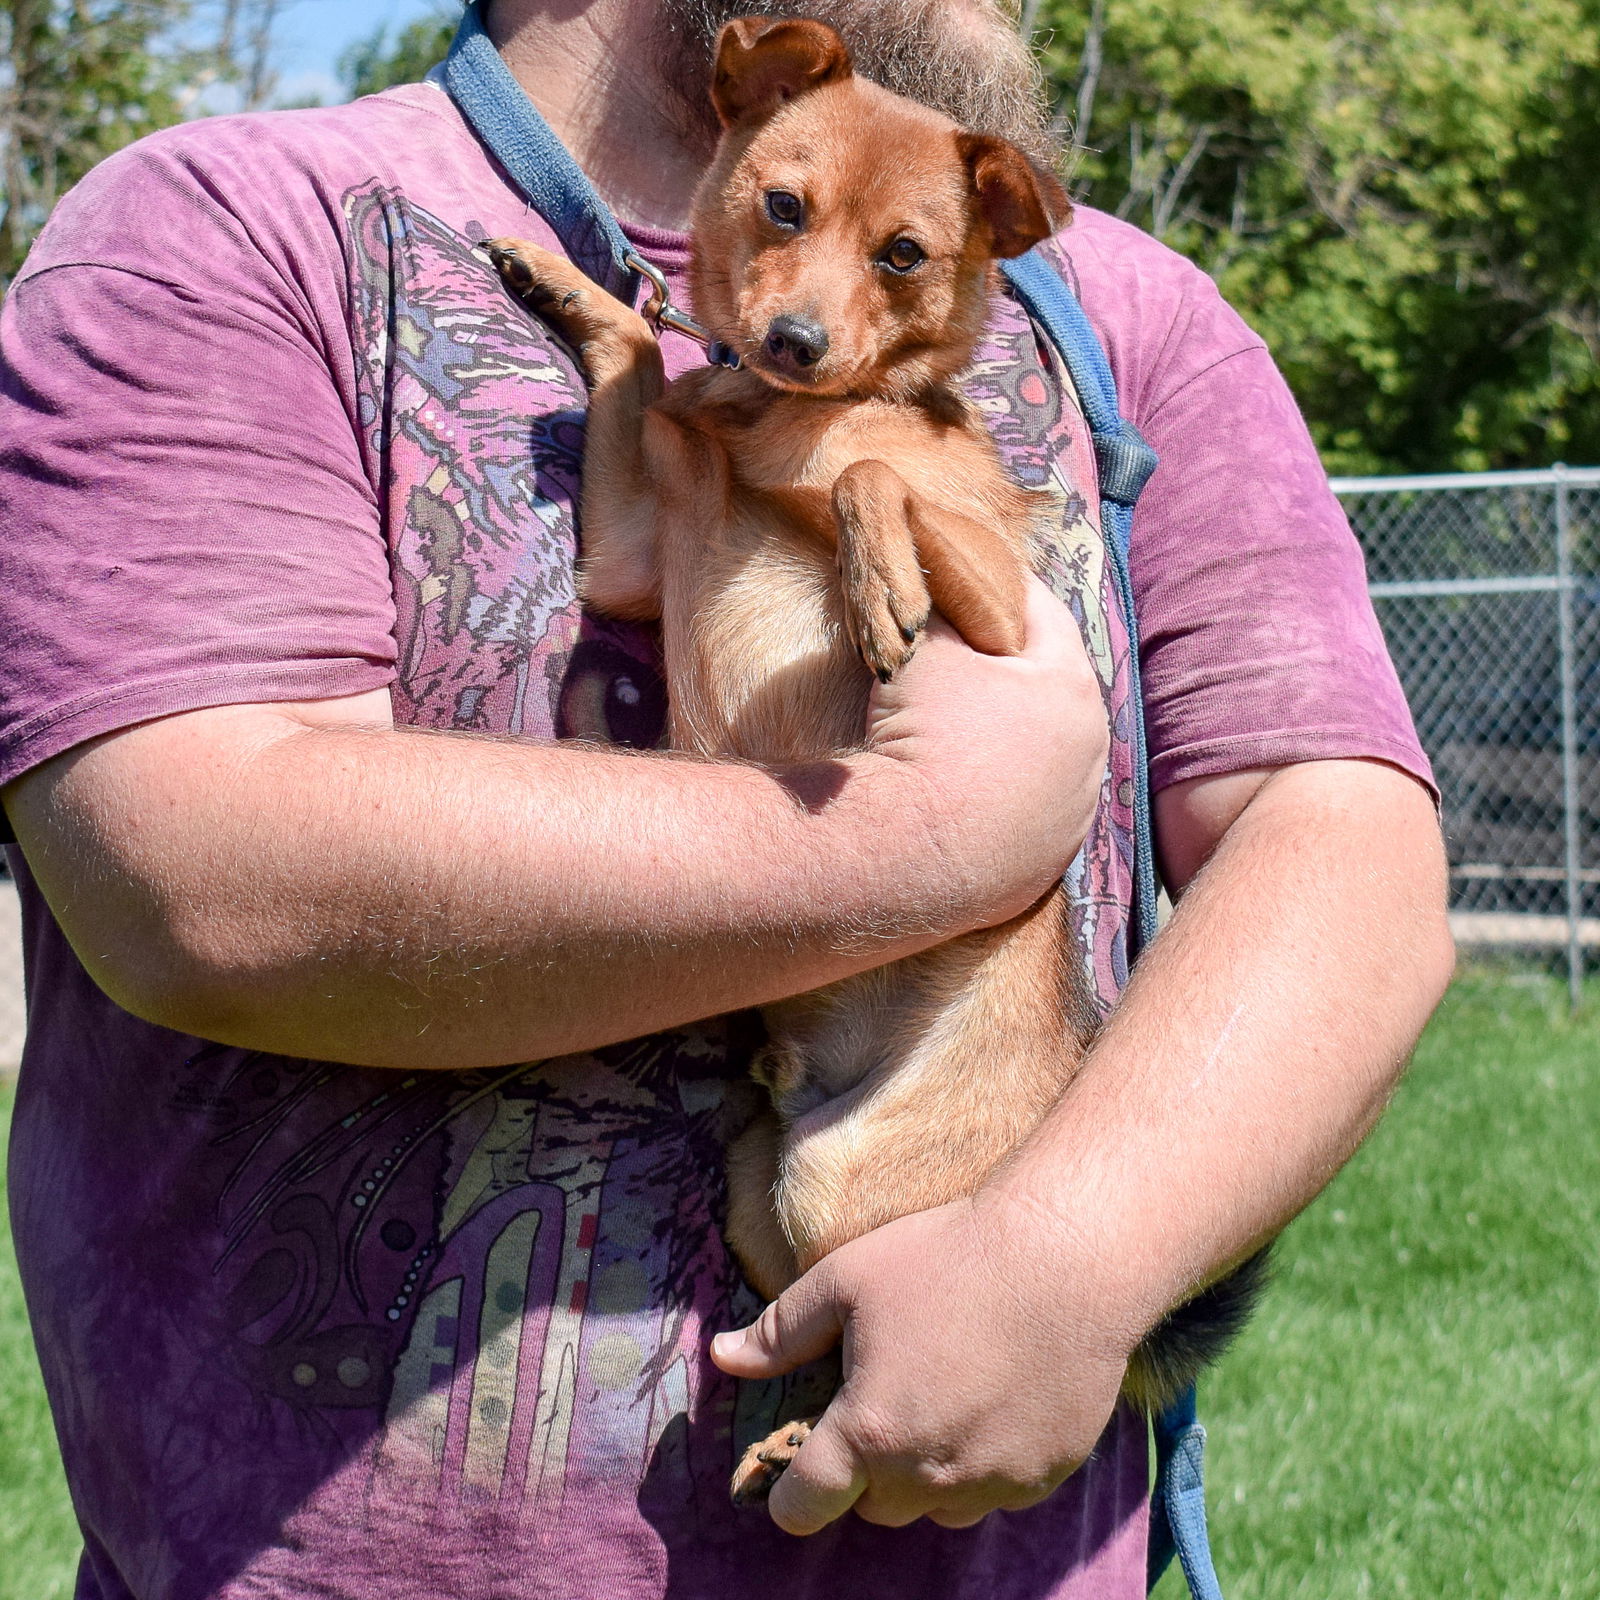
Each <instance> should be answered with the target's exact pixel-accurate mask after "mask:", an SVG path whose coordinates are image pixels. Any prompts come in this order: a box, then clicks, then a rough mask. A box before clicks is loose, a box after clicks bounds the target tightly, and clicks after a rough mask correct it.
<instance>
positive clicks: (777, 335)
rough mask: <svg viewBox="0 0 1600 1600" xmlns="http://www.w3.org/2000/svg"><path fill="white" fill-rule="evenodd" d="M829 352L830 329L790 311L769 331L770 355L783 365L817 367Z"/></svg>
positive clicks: (772, 324)
mask: <svg viewBox="0 0 1600 1600" xmlns="http://www.w3.org/2000/svg"><path fill="white" fill-rule="evenodd" d="M827 353H828V330H827V329H826V328H824V327H823V326H822V324H821V323H820V322H816V321H814V320H813V319H812V318H810V317H796V316H791V315H789V314H788V313H787V312H786V313H785V314H784V315H783V316H781V317H774V318H773V319H772V322H771V325H770V326H769V327H768V328H767V354H768V355H769V356H771V357H772V359H773V360H774V361H776V362H778V363H779V364H780V365H781V366H795V367H814V366H816V364H817V363H818V362H819V361H820V360H821V359H822V358H823V357H824V356H825V355H827Z"/></svg>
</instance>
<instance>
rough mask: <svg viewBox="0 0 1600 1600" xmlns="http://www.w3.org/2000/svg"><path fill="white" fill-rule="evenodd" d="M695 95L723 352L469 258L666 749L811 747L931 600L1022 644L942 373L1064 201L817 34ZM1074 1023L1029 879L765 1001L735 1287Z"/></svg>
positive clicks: (903, 1184)
mask: <svg viewBox="0 0 1600 1600" xmlns="http://www.w3.org/2000/svg"><path fill="white" fill-rule="evenodd" d="M712 97H713V100H714V102H715V105H716V108H717V111H718V114H719V115H720V117H721V119H722V122H723V125H724V129H725V132H724V136H723V138H722V141H721V143H720V145H719V148H718V150H717V154H716V158H715V161H714V164H713V165H712V167H711V170H710V172H709V173H708V174H707V176H706V179H705V181H704V183H703V184H702V186H701V188H700V191H699V193H698V195H697V197H696V201H695V207H694V240H695V248H694V262H693V269H692V287H693V299H694V308H695V313H696V315H697V316H698V317H699V318H700V319H701V321H702V322H704V324H705V325H706V327H707V329H708V330H709V331H710V332H711V334H712V335H713V336H714V337H715V338H717V339H719V340H721V341H723V342H724V343H726V344H727V345H729V346H730V347H731V348H732V349H733V350H734V351H736V352H737V353H738V354H739V355H740V356H741V357H742V362H743V364H742V366H741V367H740V369H739V370H737V371H731V370H727V369H725V368H721V367H706V368H704V369H702V370H699V371H695V372H692V373H690V374H688V375H687V376H685V377H683V378H680V379H679V380H678V381H677V382H675V383H674V384H672V386H671V387H670V388H668V387H666V385H665V382H664V378H663V371H662V363H661V356H660V352H659V349H658V347H657V344H656V340H655V337H654V336H653V334H652V332H651V330H650V328H649V327H648V326H647V325H646V323H645V322H644V321H643V319H642V318H640V317H639V316H638V315H637V314H636V313H635V312H633V311H632V310H630V309H629V308H627V307H626V306H624V305H622V304H621V303H620V302H618V301H617V300H615V299H613V298H612V297H611V296H609V295H607V294H606V293H605V292H604V291H603V290H600V289H598V288H596V287H595V285H594V284H592V283H591V282H590V281H589V280H588V279H587V278H586V277H585V276H584V275H583V274H582V273H581V272H579V271H578V269H577V268H575V267H573V266H572V265H571V264H570V263H569V262H567V261H565V260H562V259H561V258H559V257H556V256H554V255H551V254H549V253H548V252H546V251H543V250H541V249H539V248H538V247H537V246H533V245H528V244H522V243H518V242H516V241H513V240H497V241H494V242H493V243H492V244H491V246H490V249H491V252H492V254H493V257H494V259H495V260H496V262H497V263H498V264H499V266H500V268H501V271H502V272H503V274H504V276H505V278H506V281H507V282H508V284H509V285H510V286H511V287H512V288H513V289H514V290H515V291H516V292H517V293H519V294H520V295H522V296H523V297H524V298H525V299H527V300H528V301H529V302H530V303H531V304H532V305H534V306H535V307H536V308H537V309H538V311H539V312H540V314H541V315H542V316H544V317H546V318H547V319H548V320H550V321H551V322H552V323H554V324H555V326H556V327H557V328H558V329H559V330H561V331H562V332H563V333H564V334H565V335H566V336H567V337H568V338H569V339H570V341H571V342H572V343H573V345H574V346H575V347H576V349H577V350H578V353H579V354H580V356H581V358H582V361H583V363H584V366H585V368H586V369H587V372H588V376H589V379H590V382H591V385H592V396H591V401H590V409H589V424H588V426H589V435H588V440H589V442H588V446H587V455H586V459H585V464H584V477H583V499H582V513H583V535H584V555H583V561H582V566H581V569H580V582H581V588H582V594H583V597H584V599H585V601H586V602H587V603H588V604H590V605H592V606H594V607H595V608H596V609H598V610H600V611H604V612H609V613H611V614H614V615H617V616H623V617H632V618H638V619H654V618H659V619H660V621H661V627H662V635H663V645H664V651H665V659H666V671H667V681H668V693H669V703H670V719H671V720H670V732H671V741H672V745H673V747H674V748H675V749H679V750H687V751H695V752H698V753H700V754H702V755H707V756H715V757H737V758H741V759H745V760H750V761H757V762H762V763H768V764H773V765H782V764H789V763H799V762H809V761H817V760H822V759H826V758H828V757H832V756H836V755H839V754H841V753H844V752H848V751H850V750H852V749H855V748H859V747H860V743H861V737H862V729H863V727H864V726H865V718H866V707H867V698H868V691H869V690H870V688H871V683H872V675H874V674H875V675H876V676H877V677H879V678H880V679H884V680H887V679H888V678H889V677H890V676H891V675H892V674H893V673H894V672H895V670H896V669H897V668H899V667H900V666H901V665H903V664H904V663H905V661H906V660H908V659H909V657H910V656H911V654H912V652H913V651H914V650H915V649H916V647H917V642H918V638H919V636H920V635H921V633H922V631H923V628H924V626H925V625H926V623H927V620H928V616H929V611H930V608H932V607H937V608H938V610H939V611H940V612H941V614H942V615H943V616H944V617H946V618H947V619H948V620H949V621H950V622H951V624H952V625H953V626H955V627H956V628H957V629H958V630H959V631H960V633H961V634H962V635H963V637H964V638H965V639H966V640H967V642H968V643H969V644H971V645H972V646H973V647H974V648H975V649H978V650H982V651H986V652H990V653H994V654H1011V653H1015V652H1017V651H1020V649H1021V648H1022V644H1023V611H1024V602H1025V592H1026V584H1027V581H1028V572H1029V567H1030V556H1031V546H1032V539H1033V536H1034V530H1035V529H1036V528H1037V527H1039V526H1040V521H1041V519H1049V518H1052V517H1054V516H1056V515H1057V513H1058V508H1057V507H1056V506H1055V504H1054V503H1053V501H1052V500H1051V499H1050V498H1049V497H1048V496H1043V495H1040V494H1038V493H1036V492H1031V491H1028V490H1024V489H1022V488H1019V487H1018V486H1017V485H1016V484H1014V483H1012V482H1011V481H1010V480H1009V479H1008V478H1007V476H1006V474H1005V472H1004V470H1003V468H1002V465H1001V461H1000V458H999V455H998V453H997V451H996V449H995V446H994V443H993V441H992V440H991V438H990V436H989V434H988V432H987V430H986V429H985V427H984V425H983V423H982V421H981V419H980V418H979V417H978V416H977V415H976V414H975V413H974V412H973V411H972V410H971V408H970V407H969V406H968V405H967V403H966V401H965V400H964V399H963V397H962V394H961V392H960V390H959V388H958V387H957V385H956V379H957V377H958V375H959V374H960V373H961V372H962V370H963V369H964V368H965V367H966V366H967V365H968V364H969V363H970V361H971V359H972V355H973V351H974V348H975V346H976V343H977V340H978V337H979V334H980V333H981V331H982V329H983V326H984V323H985V320H986V317H987V314H988V297H989V293H990V290H991V289H992V287H993V283H994V273H995V267H994V263H995V261H996V260H997V259H1000V258H1004V257H1010V256H1016V255H1020V254H1022V253H1023V252H1024V251H1026V250H1028V249H1030V248H1031V247H1032V246H1033V245H1035V244H1037V243H1038V242H1039V241H1040V240H1042V239H1044V238H1046V237H1047V236H1049V235H1050V234H1051V233H1053V232H1054V231H1055V230H1056V229H1057V228H1058V227H1059V226H1061V225H1062V223H1064V222H1065V220H1066V218H1067V217H1068V215H1069V214H1070V209H1071V208H1070V205H1069V202H1068V200H1067V196H1066V194H1065V192H1064V191H1063V189H1062V187H1061V185H1060V184H1059V182H1057V180H1056V179H1055V178H1054V177H1053V176H1052V175H1051V174H1049V173H1048V172H1044V171H1042V170H1040V169H1039V168H1037V167H1035V166H1034V165H1032V164H1031V163H1030V162H1029V161H1028V159H1027V158H1026V157H1025V156H1023V155H1022V154H1021V152H1020V151H1018V150H1017V149H1015V148H1014V147H1013V146H1011V145H1009V144H1007V143H1006V142H1005V141H1003V140H1000V139H996V138H992V137H989V136H986V135H981V134H973V133H967V132H964V131H963V130H961V129H960V128H958V127H957V126H956V125H955V124H954V123H952V122H950V121H949V120H948V119H947V118H945V117H943V116H941V115H939V114H938V113H936V112H934V111H930V110H928V109H926V108H925V107H923V106H920V105H916V104H914V103H912V102H910V101H908V100H905V99H902V98H900V97H898V96H895V95H892V94H890V93H889V92H888V91H887V90H884V89H882V88H880V87H879V86H877V85H876V84H873V83H869V82H866V81H864V80H863V79H860V78H858V77H856V76H855V75H854V74H853V72H852V69H851V61H850V55H849V52H848V51H847V49H846V48H845V45H844V43H843V42H842V40H841V39H840V38H839V36H838V35H837V34H836V33H835V32H834V31H833V30H832V29H831V28H828V27H827V26H825V25H824V24H822V23H818V22H811V21H775V20H772V19H768V18H745V19H742V20H740V21H736V22H732V23H729V24H728V26H727V27H726V28H725V29H724V30H723V34H722V37H721V40H720V41H719V48H718V59H717V67H716V75H715V80H714V84H713V88H712ZM929 486H933V493H931V494H930V493H929V492H928V490H929ZM1094 1015H1095V1014H1094V1011H1093V1008H1092V1005H1091V1003H1090V1000H1089V998H1088V994H1087V991H1086V987H1085V980H1084V977H1083V972H1082V963H1081V960H1080V958H1079V955H1078V952H1077V949H1076V947H1075V945H1074V944H1073V941H1072V937H1071V931H1070V928H1069V925H1068V907H1067V901H1066V897H1065V895H1064V893H1062V892H1061V891H1060V890H1057V891H1056V892H1054V893H1052V894H1050V895H1048V896H1047V897H1046V898H1045V899H1044V900H1042V901H1041V902H1040V903H1039V904H1038V905H1036V906H1035V907H1033V909H1032V910H1031V911H1029V912H1027V913H1025V914H1024V915H1023V916H1021V917H1019V918H1017V919H1015V920H1014V921H1012V922H1010V923H1007V924H1006V925H1005V926H1003V927H999V928H994V929H990V930H987V931H984V932H979V933H973V934H969V935H967V936H965V937H964V938H961V939H957V940H954V941H953V942H951V943H949V944H946V945H943V946H941V947H939V948H938V949H935V950H931V951H928V952H926V953H924V954H922V955H918V956H915V957H912V958H910V959H908V960H904V961H900V962H896V963H894V964H893V965H890V966H886V967H882V968H879V969H878V970H876V971H873V972H868V973H865V974H863V975H861V976H859V977H856V978H851V979H848V980H846V981H844V982H842V983H837V984H833V985H831V986H830V987H828V988H827V989H823V990H819V991H817V992H816V993H812V994H806V995H802V996H800V997H798V998H796V999H793V1000H788V1001H785V1002H783V1003H781V1004H778V1005H773V1006H768V1007H766V1008H765V1011H764V1016H765V1019H766V1025H767V1030H768V1035H769V1039H770V1043H769V1044H768V1046H767V1047H766V1049H765V1050H764V1051H763V1052H762V1054H761V1056H760V1057H759V1059H758V1061H757V1063H756V1066H755V1069H754V1070H755V1071H756V1075H757V1076H758V1077H759V1078H760V1079H761V1080H762V1081H763V1082H764V1083H765V1084H766V1086H767V1087H768V1089H769V1090H770V1092H771V1098H772V1110H771V1112H770V1113H769V1114H767V1115H766V1116H765V1117H764V1118H762V1119H760V1120H759V1121H758V1122H757V1123H756V1124H755V1125H754V1126H752V1127H751V1128H749V1129H748V1130H746V1132H745V1133H744V1134H743V1135H742V1136H741V1138H740V1139H739V1140H738V1141H737V1143H736V1144H735V1146H734V1148H733V1149H732V1150H731V1152H730V1162H729V1190H730V1193H729V1219H728V1237H729V1241H730V1243H731V1244H732V1246H733V1248H734V1250H735V1251H736V1252H737V1254H738V1256H739V1259H740V1261H741V1263H742V1264H743V1266H744V1268H745V1270H746V1272H747V1274H748V1276H749V1279H750V1281H751V1282H752V1283H753V1284H754V1285H755V1286H756V1287H757V1288H758V1289H759V1290H761V1291H762V1292H763V1293H764V1294H766V1295H768V1296H776V1295H777V1294H778V1293H780V1292H781V1291H782V1290H783V1289H784V1288H786V1287H787V1286H788V1285H789V1284H790V1283H791V1282H792V1281H793V1280H794V1279H795V1278H796V1277H797V1276H798V1275H799V1274H800V1273H802V1272H804V1271H805V1270H806V1269H807V1268H808V1267H809V1266H811V1265H812V1263H814V1262H815V1261H817V1260H818V1259H820V1258H821V1257H822V1256H823V1255H825V1254H826V1253H827V1252H828V1251H830V1250H832V1249H834V1248H836V1247H837V1246H839V1245H841V1244H844V1243H846V1242H847V1241H848V1240H851V1239H853V1238H856V1237H857V1236H859V1235H860V1234H863V1233H865V1232H867V1231H868V1230H869V1229H872V1228H876V1227H878V1226H880V1225H881V1224H883V1223H886V1222H889V1221H891V1220H892V1219H894V1218H896V1217H899V1216H903V1215H905V1214H907V1213H909V1212H913V1211H919V1210H925V1209H929V1208H931V1207H934V1206H938V1205H942V1204H944V1203H946V1202H948V1201H951V1200H954V1199H957V1198H960V1197H963V1196H968V1195H971V1194H972V1193H973V1192H974V1191H976V1190H977V1189H978V1187H979V1186H980V1185H981V1184H982V1183H983V1182H984V1180H985V1179H986V1178H987V1177H988V1176H989V1174H990V1173H991V1171H992V1170H993V1169H994V1167H995V1166H996V1165H997V1164H998V1163H999V1162H1000V1161H1001V1160H1002V1159H1003V1158H1004V1157H1005V1156H1006V1155H1007V1154H1008V1153H1009V1152H1010V1151H1012V1150H1014V1149H1015V1148H1016V1147H1017V1146H1018V1145H1019V1144H1020V1143H1021V1142H1022V1141H1023V1140H1024V1139H1025V1138H1026V1137H1027V1136H1028V1134H1029V1133H1030V1132H1031V1131H1032V1130H1033V1129H1034V1128H1035V1127H1036V1126H1037V1125H1038V1123H1039V1122H1040V1120H1041V1119H1042V1118H1043V1117H1044V1116H1045V1114H1046V1113H1047V1112H1048V1111H1049V1110H1050V1108H1051V1107H1052V1105H1054V1103H1055V1101H1056V1100H1057V1098H1058V1097H1059V1095H1060V1094H1061V1091H1062V1089H1063V1088H1064V1087H1065V1085H1066V1084H1067V1082H1068V1080H1069V1079H1070V1078H1071V1076H1072V1073H1073V1071H1074V1070H1075V1068H1076V1065H1077V1063H1078V1061H1079V1060H1080V1059H1081V1057H1082V1054H1083V1051H1084V1048H1085V1046H1086V1044H1087V1041H1088V1037H1089V1034H1090V1031H1091V1029H1092V1026H1093V1022H1094ZM1191 1331H1192V1330H1191ZM1195 1342H1196V1341H1195V1340H1193V1339H1192V1338H1191V1339H1190V1340H1189V1341H1188V1342H1187V1343H1186V1345H1185V1348H1184V1350H1183V1351H1182V1352H1175V1351H1172V1350H1171V1349H1170V1348H1169V1349H1168V1350H1166V1351H1163V1350H1161V1349H1160V1348H1156V1347H1151V1346H1150V1345H1149V1342H1148V1341H1147V1346H1146V1347H1142V1348H1141V1352H1140V1357H1139V1358H1137V1359H1136V1360H1135V1363H1134V1365H1133V1367H1132V1368H1130V1373H1129V1384H1128V1388H1129V1392H1130V1393H1132V1394H1133V1395H1134V1396H1135V1397H1136V1398H1138V1399H1139V1400H1140V1401H1141V1402H1143V1403H1145V1404H1146V1405H1155V1404H1159V1403H1161V1402H1162V1401H1163V1400H1164V1399H1165V1398H1166V1397H1167V1396H1168V1395H1169V1394H1171V1393H1173V1392H1175V1391H1176V1390H1177V1389H1179V1388H1181V1387H1182V1386H1183V1385H1184V1384H1185V1383H1186V1382H1187V1381H1188V1380H1189V1378H1190V1377H1191V1376H1192V1373H1193V1370H1194V1368H1195V1366H1196V1365H1197V1364H1198V1360H1197V1359H1196V1357H1197V1356H1198V1357H1199V1358H1200V1359H1203V1357H1204V1355H1206V1354H1209V1353H1210V1350H1209V1347H1208V1348H1207V1349H1205V1350H1202V1351H1198V1352H1197V1351H1195V1350H1193V1349H1191V1348H1190V1347H1189V1346H1190V1345H1192V1344H1194V1343H1195ZM1198 1342H1200V1343H1204V1340H1201V1341H1198ZM1213 1342H1214V1341H1213ZM1169 1343H1170V1342H1169ZM1174 1357H1176V1361H1174V1359H1173V1358H1174ZM805 1433H806V1426H805V1424H796V1425H792V1426H791V1427H789V1428H785V1429H781V1430H779V1432H778V1433H777V1434H775V1435H774V1436H773V1437H772V1439H771V1440H768V1441H766V1442H765V1443H764V1444H762V1445H760V1446H758V1447H756V1448H755V1449H754V1450H752V1451H751V1453H750V1454H749V1455H748V1456H747V1457H746V1459H745V1462H744V1463H743V1464H742V1465H741V1467H740V1469H739V1472H738V1473H737V1474H736V1476H735V1480H734V1491H735V1495H736V1497H737V1498H755V1497H758V1496H760V1495H762V1494H764V1493H765V1491H766V1489H767V1488H768V1487H770V1484H771V1482H772V1481H773V1479H774V1478H775V1476H776V1474H777V1472H779V1471H781V1470H782V1468H783V1466H784V1465H785V1464H786V1463H787V1461H788V1460H789V1459H790V1458H791V1457H792V1454H793V1452H794V1449H795V1448H797V1447H798V1445H799V1444H800V1442H801V1441H802V1440H803V1439H804V1437H805Z"/></svg>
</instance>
